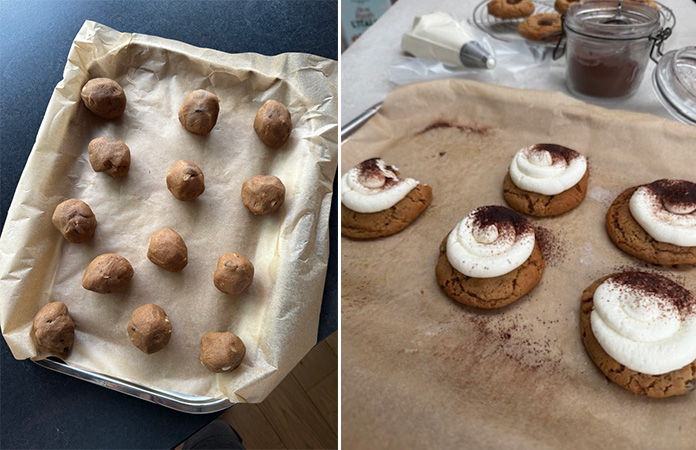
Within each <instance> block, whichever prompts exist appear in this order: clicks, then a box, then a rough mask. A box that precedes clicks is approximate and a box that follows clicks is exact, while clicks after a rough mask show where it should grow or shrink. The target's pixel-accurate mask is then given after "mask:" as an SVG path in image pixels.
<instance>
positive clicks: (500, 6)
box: [488, 0, 534, 19]
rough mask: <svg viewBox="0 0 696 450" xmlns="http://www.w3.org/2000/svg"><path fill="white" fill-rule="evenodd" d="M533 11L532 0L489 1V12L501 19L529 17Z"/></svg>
mask: <svg viewBox="0 0 696 450" xmlns="http://www.w3.org/2000/svg"><path fill="white" fill-rule="evenodd" d="M533 12H534V3H533V2H532V0H493V1H491V2H489V3H488V14H490V15H491V16H495V17H500V18H501V19H516V18H518V17H527V16H528V15H530V14H532V13H533Z"/></svg>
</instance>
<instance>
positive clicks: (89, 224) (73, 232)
mask: <svg viewBox="0 0 696 450" xmlns="http://www.w3.org/2000/svg"><path fill="white" fill-rule="evenodd" d="M51 220H52V221H53V226H54V227H56V229H57V230H58V231H60V233H61V234H62V235H63V237H64V238H65V239H67V240H68V241H69V242H73V243H80V242H85V241H88V240H90V239H92V236H93V235H94V230H95V229H96V228H97V218H96V217H94V213H93V212H92V209H91V208H90V207H89V205H88V204H87V203H85V202H83V201H82V200H78V199H76V198H71V199H68V200H66V201H64V202H63V203H61V204H59V205H58V206H56V209H55V211H54V212H53V218H52V219H51Z"/></svg>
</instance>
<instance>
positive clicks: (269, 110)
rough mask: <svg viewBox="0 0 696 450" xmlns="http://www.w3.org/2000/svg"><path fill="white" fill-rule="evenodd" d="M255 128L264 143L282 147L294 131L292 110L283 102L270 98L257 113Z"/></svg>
mask: <svg viewBox="0 0 696 450" xmlns="http://www.w3.org/2000/svg"><path fill="white" fill-rule="evenodd" d="M254 130H255V131H256V134H257V135H258V136H259V138H260V139H261V140H262V141H263V143H264V144H266V145H268V146H270V147H273V148H279V147H282V146H283V144H285V142H286V141H287V140H288V138H289V137H290V132H292V119H291V118H290V111H288V108H286V107H285V105H283V104H282V103H280V102H277V101H275V100H268V101H267V102H266V103H264V104H263V106H262V107H261V108H260V109H259V110H258V112H257V113H256V117H255V118H254Z"/></svg>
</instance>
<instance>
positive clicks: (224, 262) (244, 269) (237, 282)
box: [213, 252, 254, 295]
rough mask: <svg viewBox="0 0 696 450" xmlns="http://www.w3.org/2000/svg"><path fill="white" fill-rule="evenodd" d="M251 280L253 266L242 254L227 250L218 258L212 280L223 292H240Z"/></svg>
mask: <svg viewBox="0 0 696 450" xmlns="http://www.w3.org/2000/svg"><path fill="white" fill-rule="evenodd" d="M253 280H254V266H253V265H252V264H251V261H249V260H248V259H247V258H246V257H245V256H244V255H240V254H238V253H234V252H229V253H225V254H224V255H222V256H221V257H220V259H219V260H218V264H217V269H215V276H214V277H213V282H214V283H215V287H216V288H218V289H219V290H221V291H222V292H224V293H225V294H230V295H237V294H241V293H242V292H244V290H245V289H246V288H248V287H249V285H251V282H252V281H253Z"/></svg>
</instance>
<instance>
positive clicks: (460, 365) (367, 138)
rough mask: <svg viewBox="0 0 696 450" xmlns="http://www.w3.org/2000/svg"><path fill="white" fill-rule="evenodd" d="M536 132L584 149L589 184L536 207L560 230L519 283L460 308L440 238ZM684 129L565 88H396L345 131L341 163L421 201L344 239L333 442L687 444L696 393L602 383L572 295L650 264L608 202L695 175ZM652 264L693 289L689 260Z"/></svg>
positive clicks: (498, 185) (535, 139)
mask: <svg viewBox="0 0 696 450" xmlns="http://www.w3.org/2000/svg"><path fill="white" fill-rule="evenodd" d="M433 124H438V125H439V127H437V128H433V129H431V130H430V131H427V132H425V133H422V131H423V130H425V129H427V128H428V127H430V126H431V125H433ZM446 124H451V125H454V126H446ZM541 142H551V143H558V144H562V145H566V146H568V147H571V148H574V149H577V150H579V151H580V152H582V153H583V154H585V155H586V156H587V157H588V158H589V164H590V170H591V171H590V179H589V191H588V195H587V197H586V198H585V200H584V203H583V204H582V205H581V206H580V207H579V208H577V209H576V210H574V211H572V212H570V213H568V214H566V215H563V216H561V217H558V218H551V219H544V220H539V219H536V220H533V222H534V223H535V224H537V225H540V226H541V227H543V228H545V229H547V230H548V231H549V234H551V235H552V236H553V237H554V239H553V241H555V243H556V245H554V246H553V248H552V250H553V251H552V252H551V253H552V254H551V255H550V256H551V257H550V258H549V259H548V261H547V268H546V271H545V272H544V275H543V277H542V279H541V282H540V284H539V285H537V287H536V288H535V289H534V290H533V291H532V293H531V294H530V295H528V296H527V297H525V298H523V299H521V300H519V301H518V302H516V303H514V304H512V305H511V306H509V307H507V308H505V309H503V310H501V311H497V312H483V311H480V310H474V309H472V308H467V307H464V306H461V305H459V304H458V303H456V302H454V301H452V300H450V299H449V298H448V297H447V296H446V295H445V294H444V293H443V292H442V291H441V290H440V288H439V286H438V285H437V281H436V279H435V265H436V262H437V259H438V256H439V252H438V247H439V245H440V242H441V241H442V239H443V237H444V236H445V235H446V234H447V233H448V232H449V231H450V230H451V229H452V227H453V226H454V225H455V224H456V223H457V222H458V221H459V220H460V219H461V218H463V217H464V215H466V214H467V213H468V212H469V211H470V210H471V209H473V208H475V207H477V206H482V205H488V204H503V205H504V204H505V203H504V200H503V196H502V183H503V178H504V176H505V173H506V172H507V170H508V166H509V164H510V161H511V159H512V156H513V155H514V153H515V152H516V151H517V150H518V149H520V148H522V147H524V146H527V145H531V144H534V143H541ZM694 142H696V129H694V128H693V127H688V126H686V125H681V124H678V123H676V122H671V121H667V120H663V119H658V118H655V117H653V116H648V115H643V114H635V113H629V112H621V111H619V112H617V111H609V110H604V109H602V108H599V107H595V106H590V105H587V104H584V103H582V102H579V101H577V100H574V99H572V98H570V97H568V96H566V95H563V94H560V93H555V94H551V93H548V92H538V91H525V90H515V89H510V88H504V87H499V86H493V85H485V84H481V83H476V82H470V81H451V80H444V81H438V82H431V83H424V84H417V85H410V86H405V87H402V88H399V89H396V90H395V91H394V92H393V93H392V94H391V95H390V96H389V97H388V98H387V100H386V102H385V103H384V106H383V107H382V109H381V110H380V112H379V114H378V115H377V116H375V117H374V118H373V119H372V120H371V121H370V122H369V123H367V124H366V125H365V126H364V127H363V128H362V129H361V130H360V131H359V132H358V133H356V135H355V136H354V137H353V138H352V139H351V140H350V141H349V142H348V143H346V144H345V145H343V146H342V160H341V164H342V167H341V170H342V171H346V170H348V168H350V167H352V166H353V165H355V164H357V163H358V162H360V161H362V160H363V159H366V158H368V157H374V156H381V157H383V158H384V159H385V161H387V163H388V164H394V165H396V166H397V167H399V169H401V173H402V174H403V175H404V176H408V177H413V178H416V179H418V180H420V181H421V182H424V183H428V184H430V185H431V186H432V187H433V196H434V198H433V203H432V205H431V206H430V207H429V208H428V209H427V210H426V211H425V212H424V214H423V215H422V216H421V217H420V218H419V219H418V220H417V221H416V222H415V223H413V224H411V226H409V227H408V228H407V229H406V230H404V231H403V232H401V233H399V234H397V235H394V236H391V237H388V238H384V239H378V240H373V241H365V242H360V241H354V240H350V239H347V238H342V240H341V245H342V266H341V267H342V269H341V273H342V316H341V323H342V332H341V339H342V345H341V351H342V378H341V380H342V424H343V425H342V432H343V434H342V436H343V448H347V449H359V448H373V449H374V448H490V449H499V448H652V449H655V448H693V447H694V443H695V442H696V427H694V425H695V424H696V394H691V395H687V396H684V397H682V398H672V399H662V400H656V399H649V398H644V397H639V396H634V395H632V394H631V393H629V392H627V391H624V390H623V389H622V388H620V387H618V386H616V385H614V384H612V383H609V382H608V381H607V380H606V379H605V377H604V376H603V375H602V374H601V373H600V372H599V370H598V369H597V368H596V367H595V365H594V364H593V363H592V362H591V360H590V359H589V357H588V356H587V354H586V353H585V350H584V348H583V346H582V342H581V338H580V331H579V307H580V295H581V293H582V291H583V290H584V289H585V288H586V287H587V286H588V285H590V283H592V282H593V281H594V280H596V279H597V278H599V277H600V276H603V275H606V274H609V273H613V272H615V271H617V270H619V269H620V268H622V267H632V268H643V269H645V268H647V269H654V268H656V267H647V266H646V265H645V264H641V263H640V262H639V261H638V260H636V259H633V258H631V257H629V256H627V255H624V254H623V253H622V252H621V251H619V250H618V249H617V248H615V247H614V245H613V244H612V243H611V241H610V240H609V238H608V236H607V234H606V232H605V229H604V215H605V213H606V210H607V208H608V206H609V205H610V203H611V202H612V201H613V200H614V198H615V197H616V196H617V195H618V194H619V193H620V192H621V191H622V190H623V189H625V188H627V187H629V186H635V185H638V184H644V183H649V182H651V181H654V180H656V179H660V178H666V177H672V178H683V179H688V180H692V181H696V176H695V174H696V171H695V170H694V164H695V163H696V148H695V147H694ZM660 271H661V272H663V273H666V274H667V275H668V276H670V277H671V278H673V279H675V280H676V281H678V282H680V283H681V284H683V285H685V286H686V287H687V288H688V289H690V290H692V291H696V269H693V268H692V269H675V268H668V269H664V270H660Z"/></svg>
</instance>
